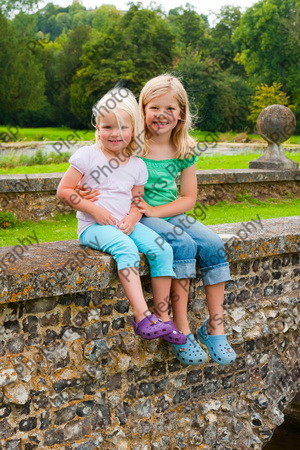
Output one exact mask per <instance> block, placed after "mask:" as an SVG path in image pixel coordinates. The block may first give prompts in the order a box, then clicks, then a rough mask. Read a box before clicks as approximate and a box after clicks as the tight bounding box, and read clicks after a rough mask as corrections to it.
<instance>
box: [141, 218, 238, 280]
mask: <svg viewBox="0 0 300 450" xmlns="http://www.w3.org/2000/svg"><path fill="white" fill-rule="evenodd" d="M141 223H142V224H143V225H146V226H147V227H149V228H151V230H154V231H155V232H156V233H158V234H159V235H160V236H161V238H160V240H159V241H157V243H158V244H159V245H160V246H161V248H164V246H165V245H167V244H168V243H169V244H170V245H171V246H172V249H173V254H174V271H175V273H176V277H175V278H196V262H198V264H199V266H200V269H201V275H202V279H203V284H204V285H205V286H206V285H211V284H216V283H221V282H223V281H228V280H230V271H229V264H228V262H227V259H226V253H225V248H224V243H223V241H222V239H221V238H220V237H219V236H218V235H217V234H216V233H214V232H213V231H212V230H210V229H209V228H208V227H206V226H205V225H203V224H202V223H200V222H198V221H197V220H196V219H194V218H193V217H190V216H187V215H186V214H179V215H177V216H174V217H171V218H170V219H167V220H165V219H161V218H157V217H145V216H143V217H142V219H141Z"/></svg>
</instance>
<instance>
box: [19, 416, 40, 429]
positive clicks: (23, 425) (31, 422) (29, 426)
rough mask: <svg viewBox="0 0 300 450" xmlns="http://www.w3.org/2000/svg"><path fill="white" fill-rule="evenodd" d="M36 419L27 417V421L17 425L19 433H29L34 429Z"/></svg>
mask: <svg viewBox="0 0 300 450" xmlns="http://www.w3.org/2000/svg"><path fill="white" fill-rule="evenodd" d="M36 426H37V419H36V417H28V419H24V420H21V422H20V423H19V429H20V430H21V431H30V430H33V429H34V428H36Z"/></svg>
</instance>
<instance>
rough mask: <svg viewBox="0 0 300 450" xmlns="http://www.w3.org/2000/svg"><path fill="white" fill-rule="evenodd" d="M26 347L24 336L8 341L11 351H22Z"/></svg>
mask: <svg viewBox="0 0 300 450" xmlns="http://www.w3.org/2000/svg"><path fill="white" fill-rule="evenodd" d="M24 347H25V343H24V338H23V336H17V337H15V338H13V339H9V341H8V342H7V350H8V351H9V352H10V353H22V352H23V350H24Z"/></svg>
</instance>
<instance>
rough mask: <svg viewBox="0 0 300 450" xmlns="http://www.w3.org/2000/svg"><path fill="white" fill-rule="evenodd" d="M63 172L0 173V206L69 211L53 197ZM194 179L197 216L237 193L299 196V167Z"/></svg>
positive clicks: (32, 215) (40, 213)
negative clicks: (195, 182)
mask: <svg viewBox="0 0 300 450" xmlns="http://www.w3.org/2000/svg"><path fill="white" fill-rule="evenodd" d="M62 175H63V174H62V173H52V174H30V175H0V209H4V210H7V211H11V212H14V213H15V214H16V216H17V217H18V219H19V220H28V219H30V220H40V219H48V218H51V217H54V216H55V214H57V213H62V214H66V213H69V212H70V211H72V209H71V207H69V206H68V205H66V204H65V203H63V202H62V201H61V200H59V199H58V198H56V189H57V186H58V183H59V181H60V179H61V177H62ZM197 180H198V204H201V205H202V206H201V207H200V209H199V211H198V213H200V218H201V215H202V218H203V217H204V216H205V214H206V207H208V206H209V205H214V204H216V203H218V202H220V201H224V200H227V201H230V202H237V201H238V200H239V195H241V196H245V194H248V195H251V196H253V197H254V198H258V199H259V200H266V199H267V198H268V197H275V198H297V197H299V196H300V183H299V180H300V170H294V171H280V170H277V171H273V170H255V171H254V170H252V169H251V170H250V169H232V170H211V171H208V170H204V171H200V170H199V171H198V172H197ZM25 205H26V207H24V206H25ZM201 209H202V213H201Z"/></svg>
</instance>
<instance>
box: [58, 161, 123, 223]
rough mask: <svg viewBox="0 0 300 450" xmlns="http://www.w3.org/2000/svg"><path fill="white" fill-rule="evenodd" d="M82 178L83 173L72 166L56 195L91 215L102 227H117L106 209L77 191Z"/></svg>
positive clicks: (63, 178)
mask: <svg viewBox="0 0 300 450" xmlns="http://www.w3.org/2000/svg"><path fill="white" fill-rule="evenodd" d="M81 178H82V173H80V172H79V171H78V170H76V169H74V167H72V166H71V167H69V168H68V170H67V171H66V173H65V174H64V175H63V177H62V179H61V180H60V183H59V185H58V188H57V193H56V195H57V197H58V198H59V199H61V200H64V201H65V202H67V203H68V205H69V206H71V208H73V209H76V210H77V211H83V212H86V213H88V214H91V215H92V216H93V217H94V218H95V220H96V222H97V223H99V224H101V225H115V224H116V220H115V219H114V217H113V216H112V215H111V214H110V213H109V212H108V211H107V210H106V209H105V208H101V207H100V206H97V205H95V204H94V203H93V202H91V201H89V200H85V199H84V198H82V197H81V196H80V195H79V194H78V192H76V191H75V187H76V186H77V184H78V183H79V181H80V180H81Z"/></svg>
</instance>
